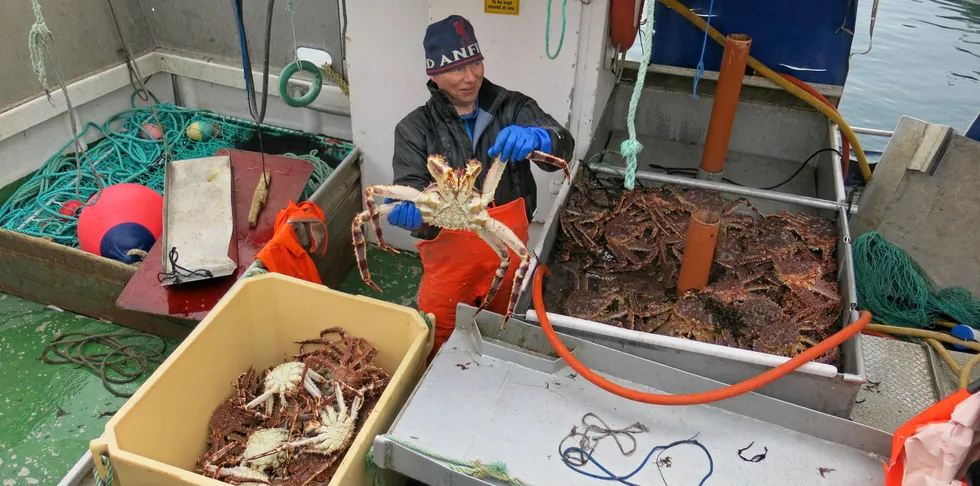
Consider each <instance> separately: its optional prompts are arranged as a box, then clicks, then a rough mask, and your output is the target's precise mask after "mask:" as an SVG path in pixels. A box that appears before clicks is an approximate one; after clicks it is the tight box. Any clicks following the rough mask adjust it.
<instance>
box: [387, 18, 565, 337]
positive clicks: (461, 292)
mask: <svg viewBox="0 0 980 486" xmlns="http://www.w3.org/2000/svg"><path fill="white" fill-rule="evenodd" d="M422 45H423V47H424V48H425V63H426V74H428V75H429V81H428V83H427V86H428V88H429V93H430V98H429V100H428V101H427V102H426V103H425V105H422V106H420V107H418V108H416V109H415V110H413V111H412V112H411V113H409V114H408V115H407V116H406V117H405V118H403V119H402V120H401V121H400V122H399V123H398V125H397V126H396V127H395V153H394V159H393V160H392V168H393V169H394V181H393V182H394V183H395V184H399V185H405V186H409V187H413V188H415V189H418V190H422V189H424V188H425V187H426V186H428V185H429V184H431V183H432V182H434V180H433V179H432V177H431V176H430V174H429V171H428V169H427V167H426V159H427V158H428V156H429V155H433V154H440V155H442V156H444V157H446V159H447V160H448V161H449V163H450V164H452V166H453V167H454V168H457V169H459V168H462V167H463V166H464V165H465V164H466V162H467V161H468V160H470V159H476V160H479V161H481V162H482V163H483V171H482V172H481V173H480V176H479V177H478V179H477V184H476V187H477V189H480V188H482V187H483V181H484V180H485V179H486V174H487V172H488V171H489V169H490V166H491V164H492V163H493V161H494V158H495V157H497V156H499V157H500V159H501V160H503V161H505V162H508V164H507V168H506V169H505V170H504V173H503V176H502V177H501V179H500V185H499V186H498V187H497V192H496V193H495V195H494V202H493V204H491V207H489V208H488V211H489V213H490V217H492V218H494V219H496V220H498V221H500V222H501V223H503V224H505V225H507V226H508V227H509V228H510V229H511V230H513V231H514V233H515V234H516V235H517V236H518V237H519V238H520V239H521V240H522V241H523V242H524V244H527V241H528V225H529V221H530V220H531V218H532V217H533V215H534V212H535V209H536V208H537V197H536V195H537V192H536V191H537V185H536V184H535V182H534V176H533V174H532V173H531V166H530V164H531V162H529V161H528V160H527V157H528V155H529V154H530V153H531V152H532V151H535V150H540V151H542V152H545V153H548V154H552V155H555V156H557V157H560V158H562V159H565V160H569V159H570V158H571V156H572V150H573V149H574V146H575V141H574V140H573V139H572V135H571V133H569V132H568V130H566V129H565V128H564V127H563V126H562V125H561V124H560V123H558V122H557V121H556V120H555V119H554V118H552V117H551V116H550V115H548V114H547V113H545V112H544V111H543V110H541V108H540V107H538V104H537V102H535V101H534V100H533V99H532V98H530V97H528V96H526V95H524V94H522V93H519V92H516V91H508V90H507V89H505V88H503V87H501V86H497V85H495V84H493V83H491V82H490V81H488V80H486V79H485V78H484V77H483V53H482V51H481V50H480V45H479V43H477V40H476V35H475V33H474V30H473V26H472V25H471V24H470V22H469V21H468V20H466V19H465V18H463V17H461V16H459V15H450V16H449V17H446V18H445V19H443V20H440V21H438V22H434V23H432V24H430V25H429V26H428V28H427V29H426V31H425V38H424V39H423V41H422ZM536 164H537V165H538V167H540V168H541V169H542V170H544V171H546V172H553V171H555V170H557V168H556V167H554V166H551V165H545V164H538V163H536ZM386 202H391V201H386ZM388 222H389V223H390V224H392V225H394V226H398V227H400V228H404V229H407V230H410V231H411V232H412V236H414V237H416V238H421V239H422V241H420V242H418V243H416V246H417V247H418V250H419V255H420V257H421V259H422V267H423V272H424V273H423V275H422V281H421V284H420V287H419V296H418V307H419V310H421V311H423V312H425V313H432V314H434V315H435V316H436V330H435V347H434V349H433V351H432V356H434V355H435V352H436V351H437V350H438V349H439V347H440V346H442V344H443V343H444V342H445V341H446V340H447V339H449V336H450V334H452V331H453V328H455V323H456V304H457V302H465V303H467V304H470V305H479V299H480V298H482V297H485V296H486V294H487V292H488V291H489V289H490V284H491V282H492V280H493V277H494V273H495V272H496V270H497V267H498V266H499V264H500V258H499V257H498V256H497V253H496V252H495V251H494V250H493V249H492V248H491V247H490V246H489V245H488V244H487V243H486V242H485V241H483V240H482V239H480V237H479V236H477V235H476V234H475V233H473V232H471V231H454V230H447V229H442V228H437V227H433V226H428V225H424V226H423V224H422V214H421V213H420V212H419V210H418V208H416V207H415V204H414V203H412V202H411V201H403V202H400V203H399V204H398V205H397V206H396V207H395V208H394V210H393V211H392V212H391V214H390V215H389V216H388ZM510 255H511V260H510V263H511V265H510V268H509V269H508V271H507V275H506V277H505V278H504V282H503V284H501V286H500V289H499V290H498V291H497V294H496V296H495V298H494V300H493V302H491V304H490V306H489V307H488V309H489V310H491V311H493V312H497V313H500V314H503V313H504V312H505V311H506V309H507V304H508V301H509V298H510V293H511V289H512V288H513V279H514V273H515V271H516V270H517V266H518V264H519V263H520V260H519V259H518V258H517V256H516V254H514V252H513V251H511V252H510Z"/></svg>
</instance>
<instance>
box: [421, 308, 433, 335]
mask: <svg viewBox="0 0 980 486" xmlns="http://www.w3.org/2000/svg"><path fill="white" fill-rule="evenodd" d="M419 314H422V320H423V321H425V325H426V326H429V331H432V319H429V315H428V314H426V313H425V312H422V311H419Z"/></svg>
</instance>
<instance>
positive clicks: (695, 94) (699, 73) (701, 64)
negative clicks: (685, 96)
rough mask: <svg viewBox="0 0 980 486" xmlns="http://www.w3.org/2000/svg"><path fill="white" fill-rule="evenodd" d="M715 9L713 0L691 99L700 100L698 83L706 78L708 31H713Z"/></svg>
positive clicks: (710, 5) (709, 9)
mask: <svg viewBox="0 0 980 486" xmlns="http://www.w3.org/2000/svg"><path fill="white" fill-rule="evenodd" d="M714 9H715V0H711V3H709V4H708V19H707V23H708V25H707V27H705V28H704V40H703V41H701V59H700V60H698V69H697V71H696V72H695V73H694V89H693V91H694V92H693V93H692V94H691V97H693V98H694V99H698V81H701V76H704V51H705V48H707V47H708V31H710V30H711V12H713V11H714Z"/></svg>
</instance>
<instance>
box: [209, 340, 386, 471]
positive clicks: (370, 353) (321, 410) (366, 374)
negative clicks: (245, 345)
mask: <svg viewBox="0 0 980 486" xmlns="http://www.w3.org/2000/svg"><path fill="white" fill-rule="evenodd" d="M332 335H333V336H337V339H328V337H330V336H332ZM297 343H298V344H300V350H299V354H297V355H295V356H293V358H292V360H290V361H287V362H285V363H283V364H280V365H278V366H275V367H273V368H271V369H268V370H266V371H265V374H264V376H260V375H259V374H257V373H256V372H255V369H254V368H250V369H249V370H248V371H247V372H245V373H243V374H242V375H241V376H239V377H238V379H237V380H236V381H235V389H236V393H234V394H233V395H232V396H231V397H229V398H228V399H227V400H225V401H224V402H223V403H222V404H221V405H219V406H218V407H217V409H216V410H215V411H214V413H213V414H212V416H211V421H210V424H209V426H210V429H211V435H210V438H209V440H208V445H209V447H208V450H207V452H206V453H205V454H204V455H203V456H202V457H201V458H200V459H199V460H198V463H197V472H199V473H201V474H203V475H205V476H208V477H211V478H216V479H220V480H223V481H225V482H228V483H231V484H237V485H246V486H256V485H263V484H275V485H297V486H298V485H305V484H319V483H322V484H326V483H327V482H328V481H329V480H330V478H331V477H332V476H333V473H334V471H335V470H336V468H337V467H338V466H339V465H340V462H341V461H340V459H342V458H343V456H344V454H345V453H346V451H347V449H348V447H349V446H350V444H351V442H352V440H353V438H354V437H355V436H356V433H357V430H359V428H360V427H361V425H362V424H363V419H362V417H367V416H368V414H369V413H370V411H371V409H372V408H373V407H374V405H375V403H376V402H377V399H378V397H380V395H381V393H382V392H383V391H384V388H385V387H386V386H387V385H388V382H389V381H390V379H391V377H390V375H389V374H388V373H387V372H385V371H384V370H382V369H381V368H379V367H377V366H375V365H374V364H373V359H374V357H375V355H376V354H377V352H378V351H377V349H375V348H374V347H372V346H371V344H370V343H368V342H367V341H366V340H364V339H362V338H358V337H352V336H348V335H346V334H345V333H344V330H343V329H340V328H331V329H326V330H324V331H323V332H321V333H320V338H319V339H310V340H305V341H297ZM310 345H319V347H318V348H317V349H313V350H310V351H306V350H305V349H304V346H310Z"/></svg>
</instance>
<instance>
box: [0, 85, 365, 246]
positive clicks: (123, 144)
mask: <svg viewBox="0 0 980 486" xmlns="http://www.w3.org/2000/svg"><path fill="white" fill-rule="evenodd" d="M134 101H135V98H134ZM155 108H156V111H157V116H158V117H159V120H160V124H161V125H162V126H163V131H164V133H165V135H166V141H167V144H169V147H170V151H171V152H172V154H173V160H185V159H194V158H202V157H211V156H213V155H214V153H215V152H216V151H218V150H220V149H239V148H241V147H242V146H243V145H245V144H247V143H249V141H250V140H252V138H253V135H255V133H256V130H257V129H258V125H256V124H255V123H253V122H251V121H246V120H241V119H238V118H233V117H227V116H223V115H219V114H216V113H213V112H210V111H206V110H194V109H189V108H182V107H179V106H175V105H171V104H167V103H158V104H156V105H155ZM194 122H200V123H201V124H202V125H204V124H212V125H214V127H215V128H216V129H217V130H216V133H217V135H216V136H213V137H209V138H205V139H202V140H201V141H194V140H193V139H191V138H189V137H188V136H187V135H186V128H187V127H188V126H189V125H190V124H192V123H194ZM144 124H153V125H156V117H154V115H153V112H152V110H151V109H150V108H149V107H139V108H136V107H134V108H133V109H131V110H128V111H124V112H122V113H119V114H116V115H115V116H113V117H111V118H109V119H108V120H107V121H106V122H105V123H104V124H102V125H97V124H95V123H91V122H90V123H87V124H86V125H85V126H84V127H83V129H82V130H81V133H79V134H78V136H77V137H78V138H79V139H83V140H86V139H87V140H91V139H92V138H93V135H94V138H96V139H97V140H96V141H95V142H93V143H89V147H88V149H87V150H86V151H85V156H84V157H82V159H83V161H82V162H81V163H78V161H77V160H76V156H75V154H74V153H66V151H67V150H69V148H70V147H71V146H72V144H73V142H74V139H72V140H69V141H68V143H66V144H65V145H63V146H62V147H61V148H59V149H58V150H57V151H55V153H54V155H53V156H51V158H49V159H48V160H47V161H45V163H44V164H43V165H42V166H41V168H40V169H39V170H38V171H37V172H36V173H35V174H34V175H33V176H32V177H31V178H30V179H28V180H27V181H26V182H25V183H24V184H23V185H22V186H21V187H20V188H18V189H17V191H16V192H14V194H13V195H12V196H11V197H10V198H9V199H8V200H7V201H6V202H5V203H4V204H3V206H2V207H0V228H3V229H9V230H13V231H17V232H19V233H23V234H27V235H31V236H35V237H39V238H45V239H48V240H51V241H54V242H56V243H60V244H63V245H66V246H71V247H75V248H77V247H78V235H77V229H76V227H77V221H78V220H77V215H71V214H67V215H66V214H61V213H59V210H61V209H62V207H63V205H64V204H65V203H66V202H68V201H88V200H89V198H91V197H92V196H94V195H95V194H96V193H97V192H98V190H99V182H98V181H96V179H95V177H94V176H93V175H92V171H91V170H90V168H89V164H90V163H91V164H94V165H95V171H96V172H97V173H98V175H99V178H100V179H101V185H102V186H104V187H108V186H111V185H113V184H122V183H130V182H131V183H137V184H142V185H145V186H147V187H149V188H151V189H153V190H155V191H157V192H159V193H161V194H163V179H164V168H165V167H164V163H165V160H167V158H166V150H165V144H164V141H163V140H162V139H154V138H153V137H151V136H149V132H148V131H147V130H146V129H144V128H143V125H144ZM262 134H263V137H265V136H272V137H274V136H277V135H278V136H281V135H297V136H300V137H304V138H308V139H310V140H312V141H314V142H316V143H315V144H316V145H317V146H320V147H324V148H326V150H324V152H323V153H318V151H317V150H312V151H311V152H310V153H308V154H302V155H296V154H292V153H288V152H287V153H281V154H278V155H284V156H290V157H296V158H300V159H304V160H308V161H309V162H311V163H313V167H314V170H313V175H312V176H311V177H310V180H309V182H308V183H307V185H306V188H305V190H304V191H303V194H302V196H301V198H300V199H301V200H305V199H308V198H309V197H310V196H311V195H312V193H313V191H314V190H316V188H317V187H319V186H320V184H321V183H323V181H325V180H326V179H327V177H328V176H329V175H330V173H331V172H332V171H333V168H332V167H336V164H337V163H338V161H340V160H343V158H344V157H346V156H347V154H348V153H349V152H350V151H351V150H352V149H353V146H352V145H351V144H350V143H349V142H346V141H343V140H337V139H332V138H328V137H325V136H321V135H313V134H308V133H305V132H299V131H294V130H289V129H285V128H280V127H270V126H268V125H263V126H262ZM249 150H256V151H257V150H258V149H257V148H254V149H249ZM266 152H267V153H273V151H270V150H269V149H266ZM331 163H332V165H331Z"/></svg>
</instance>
